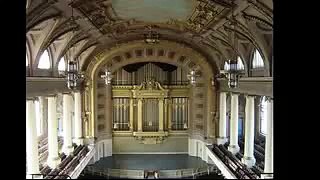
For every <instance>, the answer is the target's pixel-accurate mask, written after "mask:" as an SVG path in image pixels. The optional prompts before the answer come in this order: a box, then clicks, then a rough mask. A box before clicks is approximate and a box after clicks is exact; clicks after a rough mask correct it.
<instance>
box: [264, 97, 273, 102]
mask: <svg viewBox="0 0 320 180" xmlns="http://www.w3.org/2000/svg"><path fill="white" fill-rule="evenodd" d="M265 99H266V101H267V102H273V97H270V96H265Z"/></svg>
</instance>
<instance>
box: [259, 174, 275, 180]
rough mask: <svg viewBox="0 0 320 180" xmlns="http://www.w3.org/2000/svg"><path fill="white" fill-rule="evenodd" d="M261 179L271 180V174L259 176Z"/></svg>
mask: <svg viewBox="0 0 320 180" xmlns="http://www.w3.org/2000/svg"><path fill="white" fill-rule="evenodd" d="M261 179H273V174H261Z"/></svg>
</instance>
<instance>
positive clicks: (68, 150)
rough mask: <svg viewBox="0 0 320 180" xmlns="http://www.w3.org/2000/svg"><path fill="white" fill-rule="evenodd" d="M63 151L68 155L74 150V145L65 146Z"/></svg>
mask: <svg viewBox="0 0 320 180" xmlns="http://www.w3.org/2000/svg"><path fill="white" fill-rule="evenodd" d="M62 152H64V153H65V154H66V155H70V154H71V153H72V152H73V146H63V147H62Z"/></svg>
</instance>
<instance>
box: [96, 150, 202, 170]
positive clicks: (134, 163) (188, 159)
mask: <svg viewBox="0 0 320 180" xmlns="http://www.w3.org/2000/svg"><path fill="white" fill-rule="evenodd" d="M91 166H95V167H98V168H110V169H132V170H174V169H189V168H202V167H207V163H206V162H205V161H202V160H201V158H198V157H193V156H188V155H187V154H134V155H133V154H121V155H120V154H119V155H116V154H114V155H112V156H111V157H107V158H103V159H100V160H99V161H98V162H96V163H95V164H94V165H91Z"/></svg>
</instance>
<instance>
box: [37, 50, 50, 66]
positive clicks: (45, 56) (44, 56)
mask: <svg viewBox="0 0 320 180" xmlns="http://www.w3.org/2000/svg"><path fill="white" fill-rule="evenodd" d="M38 68H39V69H50V60H49V54H48V51H47V50H45V51H44V52H43V54H42V55H41V57H40V60H39V64H38Z"/></svg>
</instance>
